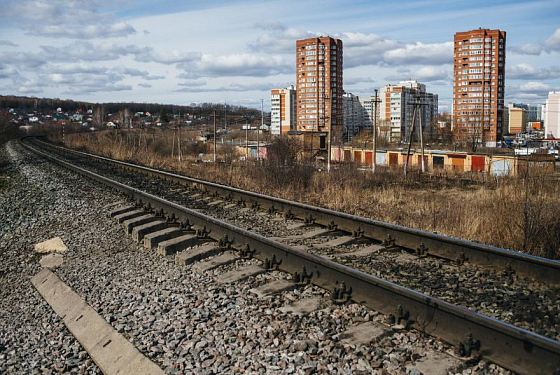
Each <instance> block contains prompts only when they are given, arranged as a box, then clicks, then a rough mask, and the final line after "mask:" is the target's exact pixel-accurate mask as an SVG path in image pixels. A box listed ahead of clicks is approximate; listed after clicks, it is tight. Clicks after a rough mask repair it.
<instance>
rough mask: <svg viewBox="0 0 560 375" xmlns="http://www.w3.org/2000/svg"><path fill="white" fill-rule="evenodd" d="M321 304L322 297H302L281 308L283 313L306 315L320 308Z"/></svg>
mask: <svg viewBox="0 0 560 375" xmlns="http://www.w3.org/2000/svg"><path fill="white" fill-rule="evenodd" d="M319 306H321V297H309V298H304V299H300V300H299V301H296V302H294V303H293V304H291V305H286V306H282V307H281V308H280V309H279V310H280V311H282V312H283V313H291V314H294V315H305V314H309V313H310V312H312V311H315V310H318V309H319Z"/></svg>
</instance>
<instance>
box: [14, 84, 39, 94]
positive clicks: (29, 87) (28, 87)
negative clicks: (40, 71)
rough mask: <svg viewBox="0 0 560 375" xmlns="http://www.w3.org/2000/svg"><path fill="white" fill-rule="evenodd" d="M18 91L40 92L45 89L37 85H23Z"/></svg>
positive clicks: (22, 92) (24, 92)
mask: <svg viewBox="0 0 560 375" xmlns="http://www.w3.org/2000/svg"><path fill="white" fill-rule="evenodd" d="M18 91H19V93H20V94H39V93H41V92H43V89H42V88H40V87H35V86H21V87H20V88H19V89H18Z"/></svg>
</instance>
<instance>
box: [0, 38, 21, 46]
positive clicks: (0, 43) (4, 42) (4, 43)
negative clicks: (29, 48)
mask: <svg viewBox="0 0 560 375" xmlns="http://www.w3.org/2000/svg"><path fill="white" fill-rule="evenodd" d="M0 46H8V47H19V44H15V43H14V42H12V41H10V40H0Z"/></svg>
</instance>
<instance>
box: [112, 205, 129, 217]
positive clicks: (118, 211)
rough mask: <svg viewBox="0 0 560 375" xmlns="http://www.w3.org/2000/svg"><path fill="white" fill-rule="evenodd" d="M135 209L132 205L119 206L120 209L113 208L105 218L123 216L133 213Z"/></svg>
mask: <svg viewBox="0 0 560 375" xmlns="http://www.w3.org/2000/svg"><path fill="white" fill-rule="evenodd" d="M135 209H136V207H135V206H133V205H126V206H120V207H117V208H114V209H112V210H111V211H109V212H108V213H107V216H108V217H115V216H117V215H120V214H124V213H125V212H128V211H133V210H135Z"/></svg>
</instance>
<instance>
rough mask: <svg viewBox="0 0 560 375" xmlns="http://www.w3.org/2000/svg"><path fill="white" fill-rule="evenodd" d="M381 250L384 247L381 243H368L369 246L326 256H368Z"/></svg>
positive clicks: (330, 257)
mask: <svg viewBox="0 0 560 375" xmlns="http://www.w3.org/2000/svg"><path fill="white" fill-rule="evenodd" d="M383 250H385V247H384V246H382V245H370V246H367V247H364V248H363V249H360V250H356V251H351V252H346V253H335V254H331V255H329V256H328V258H329V259H332V258H339V257H345V256H355V257H365V256H368V255H370V254H375V253H379V252H381V251H383Z"/></svg>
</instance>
